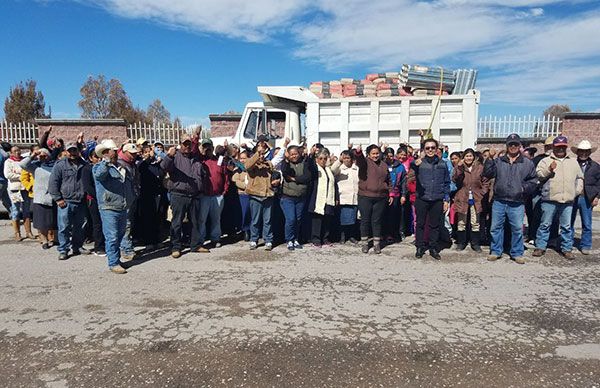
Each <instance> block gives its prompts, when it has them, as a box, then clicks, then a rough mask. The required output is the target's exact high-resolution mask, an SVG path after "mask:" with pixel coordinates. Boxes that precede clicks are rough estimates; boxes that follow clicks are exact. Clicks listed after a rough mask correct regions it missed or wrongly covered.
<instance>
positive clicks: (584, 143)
mask: <svg viewBox="0 0 600 388" xmlns="http://www.w3.org/2000/svg"><path fill="white" fill-rule="evenodd" d="M597 149H598V147H592V143H590V142H589V140H582V141H581V142H580V143H579V144H578V145H577V147H575V146H573V147H571V151H573V153H574V154H576V153H577V150H590V151H591V152H592V153H594V152H596V150H597Z"/></svg>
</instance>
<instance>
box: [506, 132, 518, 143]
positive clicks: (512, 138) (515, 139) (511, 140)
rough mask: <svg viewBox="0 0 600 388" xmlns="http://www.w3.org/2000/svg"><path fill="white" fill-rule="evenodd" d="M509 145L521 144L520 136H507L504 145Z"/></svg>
mask: <svg viewBox="0 0 600 388" xmlns="http://www.w3.org/2000/svg"><path fill="white" fill-rule="evenodd" d="M511 143H519V144H521V136H519V135H517V134H516V133H512V134H510V135H508V137H507V138H506V144H507V145H508V144H511Z"/></svg>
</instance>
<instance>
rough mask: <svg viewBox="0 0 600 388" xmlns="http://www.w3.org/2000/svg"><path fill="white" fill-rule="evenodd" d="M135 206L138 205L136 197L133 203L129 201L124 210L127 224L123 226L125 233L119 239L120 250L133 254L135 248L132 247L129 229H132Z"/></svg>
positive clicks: (131, 236) (135, 212)
mask: <svg viewBox="0 0 600 388" xmlns="http://www.w3.org/2000/svg"><path fill="white" fill-rule="evenodd" d="M137 207H138V200H137V199H136V200H134V201H133V203H131V204H130V205H129V207H128V208H127V210H126V212H127V226H126V227H125V234H124V235H123V238H122V239H121V243H120V246H121V250H122V251H123V253H125V254H126V255H133V254H135V250H134V248H133V235H132V234H131V231H132V224H133V221H134V219H135V217H136V214H137Z"/></svg>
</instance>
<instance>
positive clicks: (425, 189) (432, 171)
mask: <svg viewBox="0 0 600 388" xmlns="http://www.w3.org/2000/svg"><path fill="white" fill-rule="evenodd" d="M410 168H412V169H413V171H414V172H415V176H416V178H417V198H420V199H422V200H424V201H438V200H440V199H443V200H446V201H449V200H450V172H449V171H448V166H447V165H446V162H445V161H444V160H442V159H440V158H438V157H437V156H434V157H433V158H431V159H430V158H427V157H425V158H423V161H422V162H421V165H419V166H417V164H416V163H415V162H414V161H413V162H412V163H411V165H410Z"/></svg>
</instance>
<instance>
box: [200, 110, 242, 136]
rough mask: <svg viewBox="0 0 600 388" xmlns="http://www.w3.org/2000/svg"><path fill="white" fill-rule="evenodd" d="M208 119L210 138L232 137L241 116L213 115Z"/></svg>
mask: <svg viewBox="0 0 600 388" xmlns="http://www.w3.org/2000/svg"><path fill="white" fill-rule="evenodd" d="M208 118H209V119H210V136H211V137H233V136H234V135H235V133H236V131H237V128H238V125H239V124H240V121H241V120H242V115H238V114H221V115H219V114H214V115H209V116H208Z"/></svg>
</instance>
